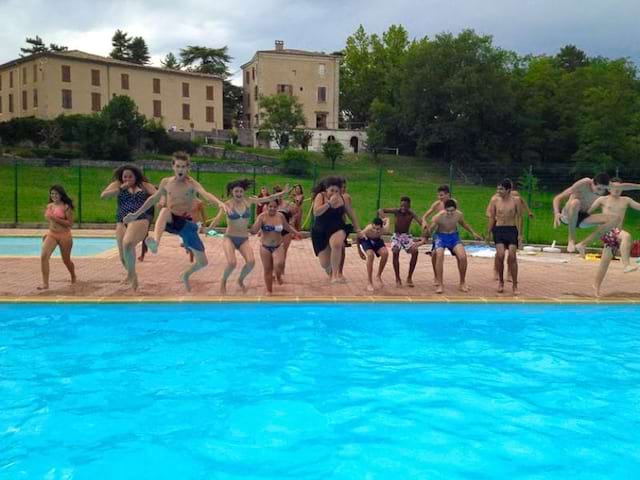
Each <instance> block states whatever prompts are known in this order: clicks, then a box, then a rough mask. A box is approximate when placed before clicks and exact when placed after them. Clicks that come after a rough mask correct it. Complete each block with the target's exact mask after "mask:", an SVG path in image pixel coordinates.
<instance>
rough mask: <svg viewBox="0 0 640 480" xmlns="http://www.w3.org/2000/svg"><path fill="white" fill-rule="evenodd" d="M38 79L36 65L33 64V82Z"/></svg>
mask: <svg viewBox="0 0 640 480" xmlns="http://www.w3.org/2000/svg"><path fill="white" fill-rule="evenodd" d="M37 81H38V65H35V64H34V65H33V83H36V82H37Z"/></svg>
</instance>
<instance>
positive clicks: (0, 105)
mask: <svg viewBox="0 0 640 480" xmlns="http://www.w3.org/2000/svg"><path fill="white" fill-rule="evenodd" d="M0 113H2V97H0Z"/></svg>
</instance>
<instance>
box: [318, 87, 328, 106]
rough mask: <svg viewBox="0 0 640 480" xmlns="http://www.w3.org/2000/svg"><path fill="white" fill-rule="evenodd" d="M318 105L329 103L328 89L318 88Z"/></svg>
mask: <svg viewBox="0 0 640 480" xmlns="http://www.w3.org/2000/svg"><path fill="white" fill-rule="evenodd" d="M318 103H327V87H318Z"/></svg>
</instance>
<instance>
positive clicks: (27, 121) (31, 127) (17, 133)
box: [0, 117, 48, 145]
mask: <svg viewBox="0 0 640 480" xmlns="http://www.w3.org/2000/svg"><path fill="white" fill-rule="evenodd" d="M47 123H48V121H47V120H42V119H40V118H35V117H20V118H12V119H11V120H9V121H7V122H1V123H0V139H1V140H2V143H4V144H6V145H17V144H19V143H21V142H25V141H26V142H31V143H32V144H35V145H38V144H39V143H41V142H42V140H43V137H42V132H43V130H44V129H45V127H46V125H47Z"/></svg>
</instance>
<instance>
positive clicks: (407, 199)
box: [400, 195, 411, 203]
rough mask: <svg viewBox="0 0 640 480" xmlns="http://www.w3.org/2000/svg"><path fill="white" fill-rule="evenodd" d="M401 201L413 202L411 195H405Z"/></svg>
mask: <svg viewBox="0 0 640 480" xmlns="http://www.w3.org/2000/svg"><path fill="white" fill-rule="evenodd" d="M400 201H401V202H407V203H411V199H410V198H409V197H407V196H406V195H405V196H404V197H400Z"/></svg>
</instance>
